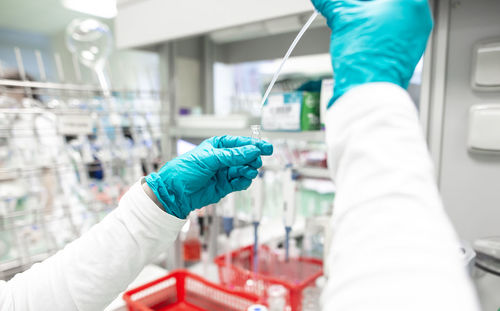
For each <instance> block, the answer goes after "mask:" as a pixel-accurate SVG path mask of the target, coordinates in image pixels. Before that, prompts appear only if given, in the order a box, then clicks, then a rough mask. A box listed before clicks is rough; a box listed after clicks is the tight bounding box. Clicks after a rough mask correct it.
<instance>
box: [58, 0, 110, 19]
mask: <svg viewBox="0 0 500 311" xmlns="http://www.w3.org/2000/svg"><path fill="white" fill-rule="evenodd" d="M62 4H63V6H64V7H65V8H67V9H69V10H72V11H77V12H81V13H85V14H89V15H94V16H98V17H103V18H113V17H115V16H116V0H62Z"/></svg>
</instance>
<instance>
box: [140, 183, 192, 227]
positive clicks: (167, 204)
mask: <svg viewBox="0 0 500 311" xmlns="http://www.w3.org/2000/svg"><path fill="white" fill-rule="evenodd" d="M145 179H146V183H147V184H148V186H149V188H151V190H152V191H153V193H154V194H155V195H156V197H157V198H158V201H160V203H161V205H162V206H163V209H164V210H165V212H167V213H168V214H170V215H173V216H175V217H177V218H179V219H186V218H187V216H188V215H189V213H187V214H186V213H185V212H183V210H182V209H181V208H180V207H179V206H176V204H175V203H174V202H175V195H174V194H173V193H171V192H169V191H168V189H167V185H165V183H163V181H162V179H161V177H160V175H158V173H151V174H150V175H148V176H146V178H145Z"/></svg>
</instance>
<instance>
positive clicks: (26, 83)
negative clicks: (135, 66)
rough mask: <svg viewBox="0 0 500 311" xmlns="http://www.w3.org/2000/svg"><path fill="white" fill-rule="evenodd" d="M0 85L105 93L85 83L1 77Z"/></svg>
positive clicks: (131, 91) (151, 92) (113, 91)
mask: <svg viewBox="0 0 500 311" xmlns="http://www.w3.org/2000/svg"><path fill="white" fill-rule="evenodd" d="M0 85H1V86H9V87H27V88H34V89H46V90H61V91H76V92H95V93H103V90H102V88H100V87H99V86H95V85H85V84H69V83H53V82H37V81H18V80H6V79H0ZM110 92H111V93H137V94H151V95H161V94H163V93H162V92H160V91H157V90H110Z"/></svg>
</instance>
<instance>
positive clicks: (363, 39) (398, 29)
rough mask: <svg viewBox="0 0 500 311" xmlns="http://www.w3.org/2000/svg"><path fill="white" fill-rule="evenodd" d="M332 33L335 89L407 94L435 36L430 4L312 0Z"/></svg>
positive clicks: (406, 0) (422, 1)
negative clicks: (383, 86) (385, 87)
mask: <svg viewBox="0 0 500 311" xmlns="http://www.w3.org/2000/svg"><path fill="white" fill-rule="evenodd" d="M311 1H312V3H313V4H314V6H315V7H316V9H317V10H318V11H319V12H321V13H322V14H323V15H324V16H325V17H326V19H327V23H328V26H330V28H331V29H332V37H331V42H330V53H331V56H332V65H333V71H334V73H335V88H334V94H333V98H332V100H330V102H329V104H328V107H330V106H331V105H332V104H333V103H334V102H335V100H337V99H338V98H339V97H340V96H342V95H343V94H344V93H346V92H347V91H348V90H350V89H351V88H353V87H355V86H358V85H362V84H365V83H370V82H391V83H395V84H397V85H399V86H401V87H403V88H407V87H408V84H409V81H410V79H411V76H412V75H413V71H414V70H415V66H416V65H417V64H418V61H419V60H420V58H421V56H422V54H423V52H424V50H425V47H426V43H427V39H428V37H429V34H430V32H431V30H432V17H431V13H430V10H429V6H428V3H427V0H311Z"/></svg>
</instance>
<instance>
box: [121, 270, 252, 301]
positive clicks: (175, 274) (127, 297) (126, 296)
mask: <svg viewBox="0 0 500 311" xmlns="http://www.w3.org/2000/svg"><path fill="white" fill-rule="evenodd" d="M186 277H189V278H191V279H194V280H196V281H198V282H201V283H203V284H205V285H206V286H208V287H212V288H215V289H218V290H220V291H222V292H225V293H228V294H232V295H235V296H238V297H241V298H245V299H248V300H249V301H253V302H255V303H257V302H258V301H259V297H257V296H256V295H254V294H251V293H247V292H242V291H235V290H230V289H227V288H225V287H223V286H221V285H218V284H215V283H212V282H210V281H208V280H206V279H204V278H202V277H200V276H199V275H196V274H194V273H191V272H189V271H188V270H185V269H179V270H174V271H172V272H171V273H169V274H167V275H166V276H164V277H161V278H159V279H156V280H154V281H151V282H149V283H146V284H144V285H141V286H138V287H136V288H133V289H131V290H128V291H126V292H125V293H123V296H122V298H123V300H124V301H125V302H126V303H127V305H135V304H136V302H135V301H134V300H132V295H134V294H136V293H139V292H141V291H143V290H146V289H148V288H150V287H152V286H154V285H156V284H159V283H162V282H164V281H166V280H168V279H171V278H175V279H176V280H179V281H181V282H182V284H184V282H185V280H186ZM181 288H182V289H184V290H185V287H184V286H181Z"/></svg>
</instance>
